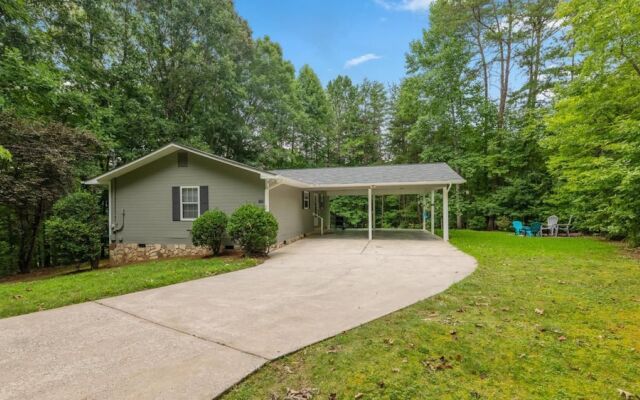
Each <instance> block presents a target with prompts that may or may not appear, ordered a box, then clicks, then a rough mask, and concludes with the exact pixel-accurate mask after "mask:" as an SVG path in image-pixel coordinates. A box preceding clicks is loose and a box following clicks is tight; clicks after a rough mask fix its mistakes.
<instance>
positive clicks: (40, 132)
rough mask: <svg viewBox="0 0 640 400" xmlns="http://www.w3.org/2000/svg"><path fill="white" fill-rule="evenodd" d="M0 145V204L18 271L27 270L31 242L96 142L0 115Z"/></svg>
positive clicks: (83, 135) (60, 128) (58, 127)
mask: <svg viewBox="0 0 640 400" xmlns="http://www.w3.org/2000/svg"><path fill="white" fill-rule="evenodd" d="M0 144H1V145H3V146H5V147H6V148H7V149H9V151H10V152H11V154H12V157H13V159H12V162H11V164H10V165H9V167H8V168H7V169H6V170H3V171H2V172H0V204H2V205H3V206H5V207H7V208H8V209H9V210H10V211H11V212H10V213H9V214H7V215H6V217H7V218H10V219H13V221H14V223H9V224H7V227H9V229H11V230H12V231H13V235H12V236H13V237H15V238H16V239H17V240H16V244H17V246H16V247H17V261H18V266H19V269H20V272H23V273H26V272H29V271H30V268H31V264H32V259H33V253H34V250H35V246H36V238H37V236H38V233H39V231H40V229H41V227H42V223H43V222H44V219H45V217H46V216H47V213H48V212H49V210H50V209H51V207H52V206H53V203H55V201H56V200H58V199H59V198H60V197H62V196H63V195H64V194H65V193H67V192H68V191H69V190H71V188H72V187H73V186H74V184H75V182H76V181H75V178H76V173H77V172H78V171H77V168H78V167H79V166H80V164H81V163H82V162H84V161H88V160H91V159H92V158H93V157H95V154H96V153H95V149H96V146H97V141H96V140H95V138H94V137H93V136H91V135H89V134H86V133H82V132H77V131H74V130H71V129H69V128H67V127H65V126H64V125H62V124H59V123H52V124H47V125H43V124H38V123H31V122H26V121H24V120H19V119H16V118H14V117H12V116H9V115H7V114H0Z"/></svg>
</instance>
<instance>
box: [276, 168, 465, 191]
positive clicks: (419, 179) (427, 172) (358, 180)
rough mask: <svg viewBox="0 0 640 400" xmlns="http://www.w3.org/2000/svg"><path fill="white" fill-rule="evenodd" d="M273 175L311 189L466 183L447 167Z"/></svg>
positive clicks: (281, 172) (311, 170) (318, 170)
mask: <svg viewBox="0 0 640 400" xmlns="http://www.w3.org/2000/svg"><path fill="white" fill-rule="evenodd" d="M272 172H273V173H275V174H277V175H279V176H282V177H285V178H288V179H293V180H295V181H298V182H304V183H306V184H308V185H313V186H323V187H340V186H355V185H383V184H392V185H412V184H413V185H418V184H431V185H433V184H450V183H464V182H466V181H465V180H464V178H462V177H461V176H460V175H458V173H456V172H455V171H454V170H453V169H451V167H449V165H447V164H446V163H431V164H397V165H374V166H368V167H332V168H303V169H278V170H274V171H272Z"/></svg>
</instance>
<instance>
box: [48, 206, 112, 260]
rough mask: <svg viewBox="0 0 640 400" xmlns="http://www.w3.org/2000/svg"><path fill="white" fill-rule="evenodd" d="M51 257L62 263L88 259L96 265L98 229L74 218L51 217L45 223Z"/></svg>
mask: <svg viewBox="0 0 640 400" xmlns="http://www.w3.org/2000/svg"><path fill="white" fill-rule="evenodd" d="M46 232H47V236H48V238H49V243H50V244H51V253H52V255H53V259H54V260H55V261H56V262H58V263H62V264H74V263H77V264H78V265H79V264H80V263H83V262H86V261H90V262H91V267H92V268H95V267H97V266H98V257H99V256H100V246H101V244H100V231H99V230H98V229H96V228H95V227H94V226H92V225H90V224H87V223H85V222H82V221H78V220H77V219H74V218H67V219H63V218H60V217H52V218H50V219H49V220H48V221H47V223H46Z"/></svg>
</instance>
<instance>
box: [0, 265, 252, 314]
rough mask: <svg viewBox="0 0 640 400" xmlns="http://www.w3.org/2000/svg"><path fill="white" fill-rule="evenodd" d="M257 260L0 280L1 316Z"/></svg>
mask: <svg viewBox="0 0 640 400" xmlns="http://www.w3.org/2000/svg"><path fill="white" fill-rule="evenodd" d="M258 262H259V261H258V260H256V259H253V258H226V257H219V258H203V259H172V260H162V261H151V262H146V263H141V264H131V265H127V266H123V267H117V268H102V269H98V270H94V271H88V272H81V273H78V274H69V275H63V276H55V277H51V278H46V279H41V280H36V281H30V282H17V283H0V318H3V317H10V316H13V315H20V314H26V313H30V312H34V311H39V310H46V309H49V308H56V307H61V306H64V305H67V304H74V303H81V302H83V301H89V300H96V299H101V298H104V297H109V296H115V295H119V294H125V293H131V292H136V291H138V290H144V289H150V288H155V287H159V286H166V285H171V284H173V283H178V282H184V281H188V280H191V279H198V278H203V277H207V276H212V275H218V274H222V273H225V272H231V271H235V270H238V269H242V268H247V267H252V266H254V265H256V264H257V263H258Z"/></svg>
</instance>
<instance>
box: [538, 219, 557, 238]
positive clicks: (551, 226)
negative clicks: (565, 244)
mask: <svg viewBox="0 0 640 400" xmlns="http://www.w3.org/2000/svg"><path fill="white" fill-rule="evenodd" d="M557 229H558V217H557V216H555V215H552V216H550V217H549V218H547V224H546V225H542V226H541V227H540V236H542V235H544V232H545V231H546V232H548V235H549V236H557V235H558V232H557Z"/></svg>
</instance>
